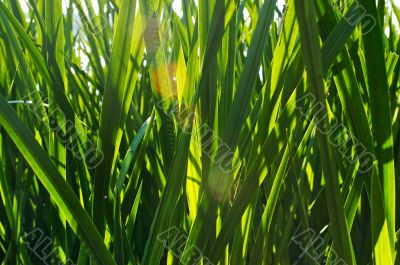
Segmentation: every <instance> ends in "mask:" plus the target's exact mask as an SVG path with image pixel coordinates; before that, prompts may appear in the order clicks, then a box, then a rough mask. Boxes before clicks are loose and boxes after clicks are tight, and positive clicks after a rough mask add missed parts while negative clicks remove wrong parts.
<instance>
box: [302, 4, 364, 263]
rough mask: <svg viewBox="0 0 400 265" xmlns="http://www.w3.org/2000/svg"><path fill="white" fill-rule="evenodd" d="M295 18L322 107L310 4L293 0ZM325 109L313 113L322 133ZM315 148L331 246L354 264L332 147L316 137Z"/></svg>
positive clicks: (320, 71)
mask: <svg viewBox="0 0 400 265" xmlns="http://www.w3.org/2000/svg"><path fill="white" fill-rule="evenodd" d="M295 6H296V16H297V20H298V22H299V28H300V36H301V42H302V45H303V60H304V63H305V66H306V69H307V74H308V75H307V77H308V79H309V80H308V82H309V86H310V90H311V91H312V93H313V95H314V96H315V97H316V99H317V100H318V102H319V103H321V104H322V106H326V102H325V96H324V91H325V86H324V80H323V68H322V59H321V53H320V47H319V37H318V34H317V33H318V30H317V23H316V15H315V11H314V5H313V3H312V1H306V2H305V3H304V2H302V1H299V0H295ZM325 114H326V109H325V110H324V109H323V110H322V111H320V112H319V113H318V112H316V111H315V115H316V117H315V118H316V119H318V121H319V124H318V126H320V128H322V130H325V129H326V128H328V131H329V124H328V120H327V118H326V116H325V117H324V115H325ZM317 137H318V141H319V148H320V151H321V154H322V156H321V163H322V166H323V172H324V178H325V180H326V191H325V192H326V197H327V203H328V211H329V216H330V219H331V220H330V221H331V225H332V234H333V238H334V246H335V250H336V252H337V253H338V255H339V256H340V257H341V258H342V259H343V260H344V261H345V262H346V263H348V264H355V263H356V262H355V257H354V252H353V247H352V243H351V239H350V231H349V229H348V226H347V221H346V219H345V215H344V209H343V203H342V198H341V194H340V191H339V183H338V181H337V168H336V164H335V161H334V159H333V157H332V154H333V152H332V147H331V146H330V143H329V141H328V137H327V136H326V135H323V134H321V133H317Z"/></svg>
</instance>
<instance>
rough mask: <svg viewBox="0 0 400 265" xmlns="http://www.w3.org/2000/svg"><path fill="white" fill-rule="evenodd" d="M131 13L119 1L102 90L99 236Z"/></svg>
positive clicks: (130, 6)
mask: <svg viewBox="0 0 400 265" xmlns="http://www.w3.org/2000/svg"><path fill="white" fill-rule="evenodd" d="M135 10H136V1H129V0H124V1H122V3H121V12H120V14H119V16H118V22H117V25H116V29H115V34H114V40H113V48H112V52H111V62H110V67H109V70H108V75H107V79H106V84H105V89H104V101H103V106H102V111H101V118H100V130H99V140H98V148H99V149H100V150H101V152H103V155H104V160H103V161H102V162H101V163H100V165H99V166H98V167H97V168H96V172H95V176H94V179H95V185H94V203H93V220H95V222H96V226H97V227H98V229H99V231H100V232H101V233H103V232H104V215H103V210H104V209H103V207H104V206H103V205H104V197H105V196H107V194H108V189H109V183H110V178H111V175H112V174H113V172H114V166H115V161H116V158H117V154H118V150H119V146H120V142H121V137H122V130H121V128H120V119H121V116H122V113H123V105H122V104H123V100H124V95H125V91H124V88H125V78H126V74H127V70H128V61H129V56H126V54H130V50H131V44H132V37H133V24H134V21H135V20H134V16H135Z"/></svg>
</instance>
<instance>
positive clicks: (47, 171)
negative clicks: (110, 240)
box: [0, 96, 115, 264]
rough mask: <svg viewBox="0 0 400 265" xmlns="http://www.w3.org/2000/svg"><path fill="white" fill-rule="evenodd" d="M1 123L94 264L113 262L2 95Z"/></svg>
mask: <svg viewBox="0 0 400 265" xmlns="http://www.w3.org/2000/svg"><path fill="white" fill-rule="evenodd" d="M0 123H1V125H2V126H3V128H4V129H5V130H6V131H7V133H8V135H9V136H10V137H11V138H12V139H13V141H14V143H15V144H16V146H17V147H18V148H19V150H20V151H21V153H22V154H23V155H24V158H25V159H26V161H27V162H28V163H29V164H30V166H31V167H32V169H33V170H34V172H35V173H36V175H37V176H38V178H39V179H40V181H41V182H42V183H43V185H44V186H45V187H46V189H47V190H48V192H49V193H50V195H51V196H52V198H53V199H54V201H55V202H56V204H57V206H58V207H59V209H60V210H61V211H62V212H63V214H64V215H65V217H66V218H67V220H68V222H69V224H70V225H71V227H72V229H73V230H74V232H75V233H76V234H77V236H78V237H79V239H80V240H81V241H82V243H83V244H84V245H85V247H84V248H85V249H86V250H87V253H88V254H89V256H90V257H91V259H92V260H93V261H94V262H96V263H97V264H115V263H114V261H113V259H112V257H111V255H110V252H109V251H108V249H107V248H106V246H105V245H104V243H103V240H102V238H101V236H100V234H99V232H98V231H97V229H96V227H95V226H94V224H93V222H92V220H91V219H90V217H89V215H88V214H87V212H86V211H85V210H84V209H83V208H82V206H81V205H80V203H79V200H78V199H77V198H76V197H75V195H74V192H73V191H72V190H71V188H70V186H69V185H68V184H67V183H66V182H65V180H64V179H63V177H62V176H61V174H60V173H59V171H58V170H57V168H56V167H55V166H54V164H53V163H52V162H51V160H50V158H49V156H48V155H47V154H46V153H45V152H44V151H43V149H42V148H41V147H40V146H39V145H38V143H37V142H36V140H35V139H34V137H33V135H32V134H31V133H30V132H29V131H28V130H27V129H26V128H25V126H24V125H23V123H22V122H21V121H20V119H19V118H18V117H17V115H16V114H15V112H14V110H12V109H11V107H10V106H9V105H8V103H7V102H6V101H5V99H4V98H3V97H2V96H1V97H0Z"/></svg>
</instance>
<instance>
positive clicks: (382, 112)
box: [360, 0, 396, 260]
mask: <svg viewBox="0 0 400 265" xmlns="http://www.w3.org/2000/svg"><path fill="white" fill-rule="evenodd" d="M360 3H361V4H362V5H363V6H364V7H365V9H366V10H367V12H368V13H369V14H371V16H373V17H374V19H375V20H377V21H379V18H378V12H377V9H376V6H375V2H374V1H370V0H362V1H360ZM381 26H383V25H381ZM382 34H383V33H382V31H381V28H380V27H379V26H377V27H374V28H372V29H371V30H370V31H369V30H368V28H366V27H364V28H363V37H362V40H363V44H364V50H363V52H364V54H365V62H366V70H367V74H368V91H369V94H370V106H371V116H372V131H373V134H374V140H375V154H376V157H377V160H378V176H379V179H380V183H381V185H382V187H383V201H384V213H385V220H380V221H379V223H378V224H377V223H375V224H374V225H375V226H376V225H379V226H380V230H381V231H382V230H383V231H384V230H385V228H384V226H385V222H387V229H388V237H389V242H390V254H391V255H390V256H391V259H392V260H393V259H394V256H395V249H394V246H395V242H396V234H395V231H396V230H395V215H396V213H395V210H396V209H395V205H396V196H395V193H396V188H395V187H396V182H395V169H394V158H393V135H392V127H391V120H392V119H391V111H390V100H389V88H388V81H387V73H386V66H385V56H384V48H383V41H382ZM375 229H377V228H376V227H375V228H373V231H374V230H375ZM377 236H378V235H377V234H374V233H373V237H374V241H377V240H378V238H377ZM383 250H384V249H383V248H381V249H376V250H375V251H376V253H375V254H376V255H379V256H380V255H382V258H388V253H387V252H386V253H382V251H383ZM389 260H390V259H389Z"/></svg>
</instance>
